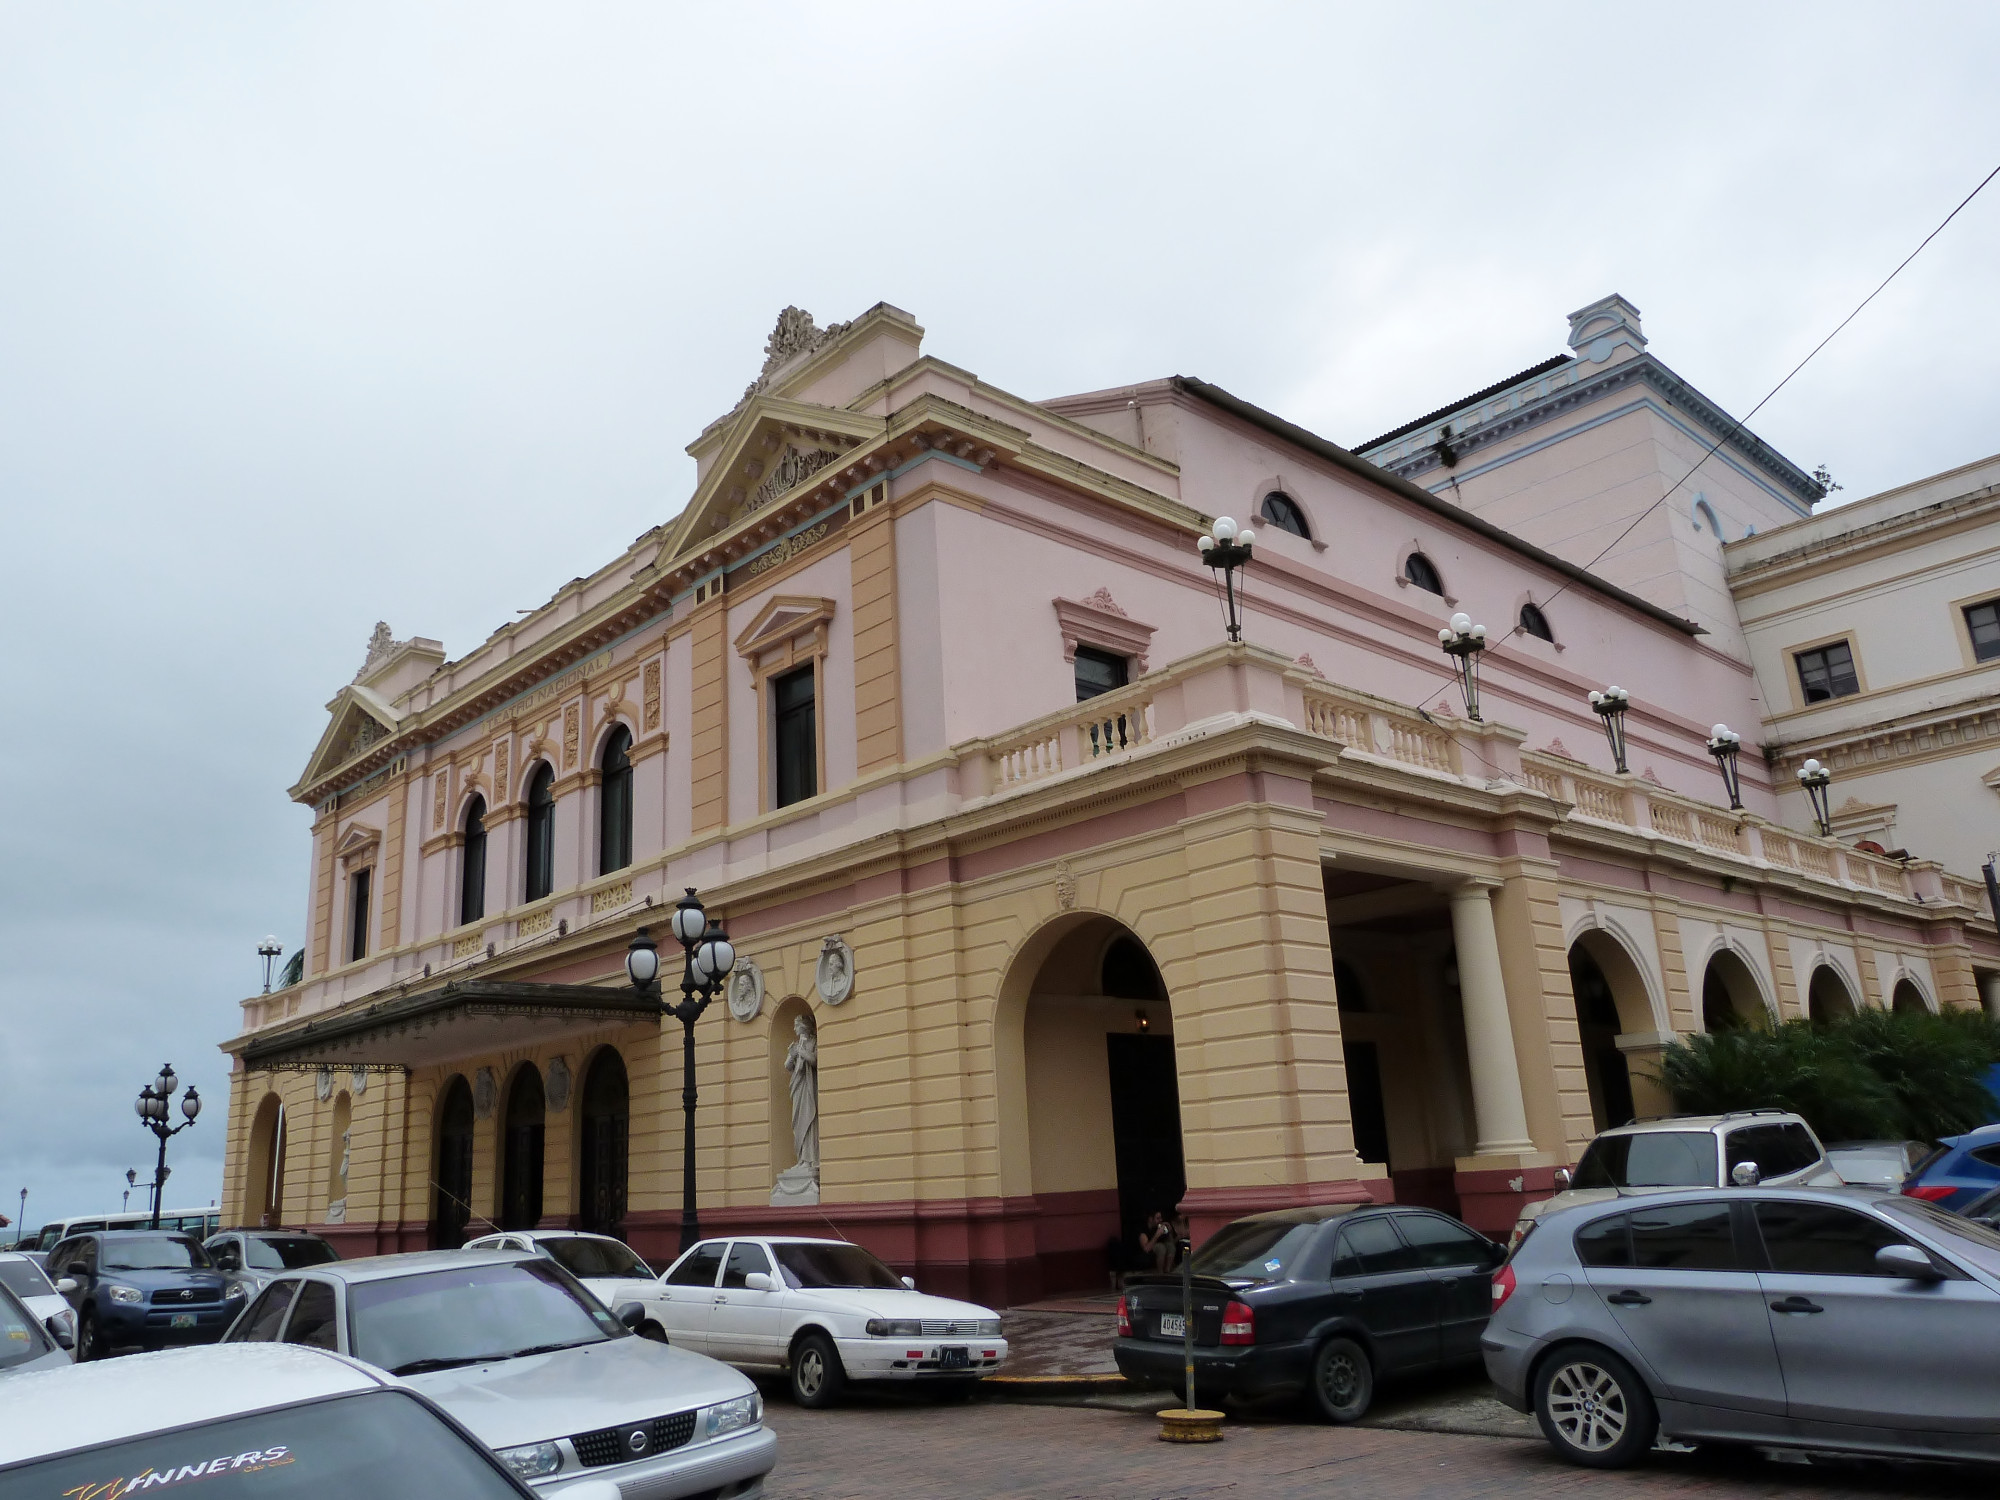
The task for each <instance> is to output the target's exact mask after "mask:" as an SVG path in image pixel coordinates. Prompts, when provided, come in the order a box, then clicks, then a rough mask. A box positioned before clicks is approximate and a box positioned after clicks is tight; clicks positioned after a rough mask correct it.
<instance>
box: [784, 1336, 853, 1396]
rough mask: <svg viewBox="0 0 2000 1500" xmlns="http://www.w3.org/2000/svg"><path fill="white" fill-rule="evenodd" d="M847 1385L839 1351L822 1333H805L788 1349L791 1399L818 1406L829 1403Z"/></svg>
mask: <svg viewBox="0 0 2000 1500" xmlns="http://www.w3.org/2000/svg"><path fill="white" fill-rule="evenodd" d="M846 1387H847V1372H846V1371H845V1370H844V1369H842V1368H841V1364H840V1351H839V1350H838V1349H836V1348H834V1347H833V1340H832V1339H830V1338H828V1337H827V1336H826V1335H825V1334H823V1333H809V1334H807V1335H806V1336H805V1337H804V1338H802V1339H800V1340H799V1342H798V1345H797V1347H796V1348H794V1349H793V1350H792V1400H794V1401H796V1402H797V1403H798V1404H799V1405H800V1406H803V1407H807V1408H810V1409H815V1410H816V1409H818V1408H819V1407H822V1406H831V1405H833V1403H834V1402H836V1401H838V1400H839V1399H840V1393H841V1392H842V1391H843V1390H845V1389H846Z"/></svg>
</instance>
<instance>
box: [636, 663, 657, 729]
mask: <svg viewBox="0 0 2000 1500" xmlns="http://www.w3.org/2000/svg"><path fill="white" fill-rule="evenodd" d="M644 684H645V685H644V687H642V688H641V689H640V692H641V701H642V703H643V704H644V708H645V717H644V718H643V719H642V720H641V721H640V723H641V726H642V727H643V728H644V729H645V730H646V732H647V733H649V734H650V733H651V732H652V731H653V730H655V729H658V728H659V727H660V664H659V663H658V662H656V661H649V662H647V663H646V671H645V675H644Z"/></svg>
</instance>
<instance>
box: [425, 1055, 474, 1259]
mask: <svg viewBox="0 0 2000 1500" xmlns="http://www.w3.org/2000/svg"><path fill="white" fill-rule="evenodd" d="M473 1118H474V1115H473V1107H472V1086H471V1085H470V1084H468V1083H467V1082H466V1081H465V1076H464V1075H463V1074H461V1073H454V1074H453V1075H452V1076H451V1079H450V1081H449V1082H447V1083H446V1084H445V1086H444V1094H443V1097H442V1098H441V1099H440V1100H439V1103H438V1110H437V1126H436V1132H435V1133H436V1139H437V1156H436V1160H435V1162H434V1163H433V1165H432V1169H431V1248H432V1249H434V1250H456V1249H457V1248H458V1247H459V1246H460V1245H463V1244H464V1243H465V1226H466V1225H467V1224H468V1223H469V1222H471V1219H472V1130H473Z"/></svg>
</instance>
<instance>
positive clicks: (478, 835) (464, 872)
mask: <svg viewBox="0 0 2000 1500" xmlns="http://www.w3.org/2000/svg"><path fill="white" fill-rule="evenodd" d="M485 915H486V799H485V798H484V797H474V798H473V799H472V805H471V806H470V807H468V808H466V810H465V864H464V866H463V867H462V868H461V869H460V870H459V872H458V920H459V921H460V922H477V921H478V920H479V919H480V918H481V917H483V916H485Z"/></svg>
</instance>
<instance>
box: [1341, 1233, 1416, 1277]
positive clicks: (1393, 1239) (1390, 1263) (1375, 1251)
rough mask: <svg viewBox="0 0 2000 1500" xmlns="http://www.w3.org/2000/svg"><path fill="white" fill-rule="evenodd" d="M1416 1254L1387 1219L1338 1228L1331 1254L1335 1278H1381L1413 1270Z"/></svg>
mask: <svg viewBox="0 0 2000 1500" xmlns="http://www.w3.org/2000/svg"><path fill="white" fill-rule="evenodd" d="M1416 1265H1417V1256H1416V1252H1415V1251H1413V1250H1411V1249H1410V1247H1409V1246H1408V1245H1405V1244H1404V1243H1403V1240H1402V1236H1401V1235H1399V1234H1397V1233H1396V1228H1395V1226H1394V1225H1393V1224H1391V1223H1390V1222H1389V1221H1388V1220H1387V1219H1363V1220H1361V1221H1360V1222H1359V1223H1357V1224H1347V1225H1344V1226H1342V1228H1341V1231H1340V1240H1339V1242H1338V1245H1337V1247H1336V1248H1335V1250H1334V1252H1333V1274H1334V1275H1335V1276H1381V1275H1385V1274H1386V1273H1388V1272H1391V1271H1412V1270H1415V1269H1416Z"/></svg>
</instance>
